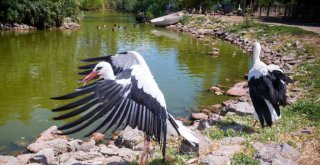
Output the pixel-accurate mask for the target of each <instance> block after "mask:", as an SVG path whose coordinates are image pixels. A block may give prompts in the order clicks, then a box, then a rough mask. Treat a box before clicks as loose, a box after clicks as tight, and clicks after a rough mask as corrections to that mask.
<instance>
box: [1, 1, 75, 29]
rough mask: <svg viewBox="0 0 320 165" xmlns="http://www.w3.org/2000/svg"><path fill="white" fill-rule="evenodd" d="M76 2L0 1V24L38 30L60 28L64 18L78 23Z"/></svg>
mask: <svg viewBox="0 0 320 165" xmlns="http://www.w3.org/2000/svg"><path fill="white" fill-rule="evenodd" d="M79 13H80V12H79V4H78V1H77V0H54V1H51V0H34V1H31V0H11V1H0V22H3V23H25V24H28V25H32V26H36V27H38V28H47V27H52V26H60V25H61V24H62V22H63V19H64V18H65V17H70V18H71V19H72V20H73V21H79V18H78V15H79Z"/></svg>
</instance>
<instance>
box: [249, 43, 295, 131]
mask: <svg viewBox="0 0 320 165" xmlns="http://www.w3.org/2000/svg"><path fill="white" fill-rule="evenodd" d="M260 51H261V46H260V44H259V43H258V42H255V43H254V44H253V56H252V59H253V66H252V68H251V70H250V71H249V74H248V80H249V82H248V86H249V93H250V97H251V100H252V103H253V106H254V108H255V112H254V118H255V119H256V120H258V121H260V123H261V126H262V127H264V125H265V123H266V124H267V125H268V126H271V125H272V123H273V122H274V121H276V120H279V119H280V118H281V115H280V107H279V106H280V105H283V106H285V105H286V83H289V82H290V79H289V77H287V76H286V75H285V74H284V72H283V71H282V70H281V69H280V67H279V66H277V65H273V64H271V65H266V64H265V63H263V62H262V61H260V57H259V56H260Z"/></svg>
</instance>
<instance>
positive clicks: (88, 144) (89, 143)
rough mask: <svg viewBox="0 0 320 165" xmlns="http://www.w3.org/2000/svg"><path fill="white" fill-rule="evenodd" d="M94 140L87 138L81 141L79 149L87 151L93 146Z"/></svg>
mask: <svg viewBox="0 0 320 165" xmlns="http://www.w3.org/2000/svg"><path fill="white" fill-rule="evenodd" d="M95 145H96V142H95V141H94V140H92V139H91V140H89V141H87V142H83V143H82V144H81V146H80V150H82V151H85V152H89V151H90V149H92V148H93V147H95Z"/></svg>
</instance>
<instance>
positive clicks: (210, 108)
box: [207, 104, 222, 113]
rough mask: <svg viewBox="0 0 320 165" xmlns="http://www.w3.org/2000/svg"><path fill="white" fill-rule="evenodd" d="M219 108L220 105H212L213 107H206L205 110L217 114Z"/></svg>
mask: <svg viewBox="0 0 320 165" xmlns="http://www.w3.org/2000/svg"><path fill="white" fill-rule="evenodd" d="M221 106H222V105H221V104H214V105H210V106H208V107H207V109H209V110H210V111H211V112H213V113H219V112H220V108H221Z"/></svg>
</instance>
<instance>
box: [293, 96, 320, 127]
mask: <svg viewBox="0 0 320 165" xmlns="http://www.w3.org/2000/svg"><path fill="white" fill-rule="evenodd" d="M288 111H289V112H294V113H297V115H301V116H305V117H306V118H308V119H309V120H310V121H313V122H309V123H308V125H310V126H319V125H320V123H319V121H320V104H319V103H316V102H314V101H299V102H297V103H296V104H294V105H293V106H291V107H290V108H289V109H288Z"/></svg>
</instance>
